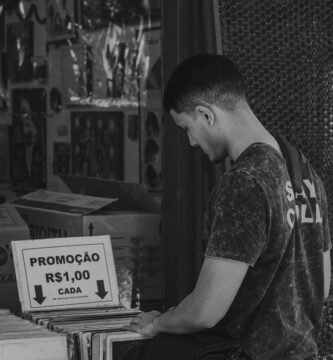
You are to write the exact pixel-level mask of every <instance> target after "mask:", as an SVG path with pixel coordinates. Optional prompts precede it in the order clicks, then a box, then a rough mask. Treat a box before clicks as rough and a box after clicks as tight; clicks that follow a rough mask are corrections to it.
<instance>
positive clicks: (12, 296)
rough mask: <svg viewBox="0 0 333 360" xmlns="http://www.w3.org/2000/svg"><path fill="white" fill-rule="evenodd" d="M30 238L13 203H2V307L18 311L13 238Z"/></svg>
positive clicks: (0, 224) (0, 257)
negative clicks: (12, 247) (12, 246)
mask: <svg viewBox="0 0 333 360" xmlns="http://www.w3.org/2000/svg"><path fill="white" fill-rule="evenodd" d="M26 239H29V228H28V226H27V224H26V223H25V222H24V221H23V219H22V217H21V216H20V214H19V213H18V211H17V210H16V209H15V207H14V206H13V205H10V204H2V205H0V308H8V309H11V310H12V311H18V310H19V308H20V302H19V297H18V292H17V284H16V277H15V269H14V262H13V254H12V250H11V246H10V242H11V240H26Z"/></svg>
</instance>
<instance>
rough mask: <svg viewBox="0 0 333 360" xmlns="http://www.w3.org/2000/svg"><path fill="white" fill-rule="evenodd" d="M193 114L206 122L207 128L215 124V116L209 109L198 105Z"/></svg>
mask: <svg viewBox="0 0 333 360" xmlns="http://www.w3.org/2000/svg"><path fill="white" fill-rule="evenodd" d="M195 113H196V115H197V116H199V117H200V118H201V119H203V120H204V121H206V122H207V124H208V125H209V126H212V125H214V122H215V114H214V113H213V111H212V110H211V109H209V108H208V107H207V106H204V105H198V106H196V107H195Z"/></svg>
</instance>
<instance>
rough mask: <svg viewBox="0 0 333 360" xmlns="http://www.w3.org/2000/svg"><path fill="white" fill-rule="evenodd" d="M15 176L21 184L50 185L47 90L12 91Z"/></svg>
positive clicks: (36, 186) (16, 182) (11, 150)
mask: <svg viewBox="0 0 333 360" xmlns="http://www.w3.org/2000/svg"><path fill="white" fill-rule="evenodd" d="M12 103H13V113H12V127H11V135H10V154H11V178H12V181H13V183H14V184H15V185H16V186H19V187H28V188H45V186H46V90H45V89H43V88H33V89H13V90H12Z"/></svg>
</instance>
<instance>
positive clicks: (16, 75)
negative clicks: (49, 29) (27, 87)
mask: <svg viewBox="0 0 333 360" xmlns="http://www.w3.org/2000/svg"><path fill="white" fill-rule="evenodd" d="M33 49H34V44H33V22H32V21H24V22H17V23H12V24H8V25H7V72H8V80H11V81H12V82H23V81H30V80H32V79H33V65H32V57H33Z"/></svg>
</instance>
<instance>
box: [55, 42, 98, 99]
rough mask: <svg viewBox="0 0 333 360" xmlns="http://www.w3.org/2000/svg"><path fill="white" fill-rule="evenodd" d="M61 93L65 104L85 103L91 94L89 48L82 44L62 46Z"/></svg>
mask: <svg viewBox="0 0 333 360" xmlns="http://www.w3.org/2000/svg"><path fill="white" fill-rule="evenodd" d="M61 59H62V72H61V73H62V75H61V76H62V94H63V99H64V102H65V104H67V105H70V104H85V103H86V102H87V101H89V98H90V94H91V64H90V56H89V48H88V47H87V46H84V45H71V46H63V47H62V49H61Z"/></svg>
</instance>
